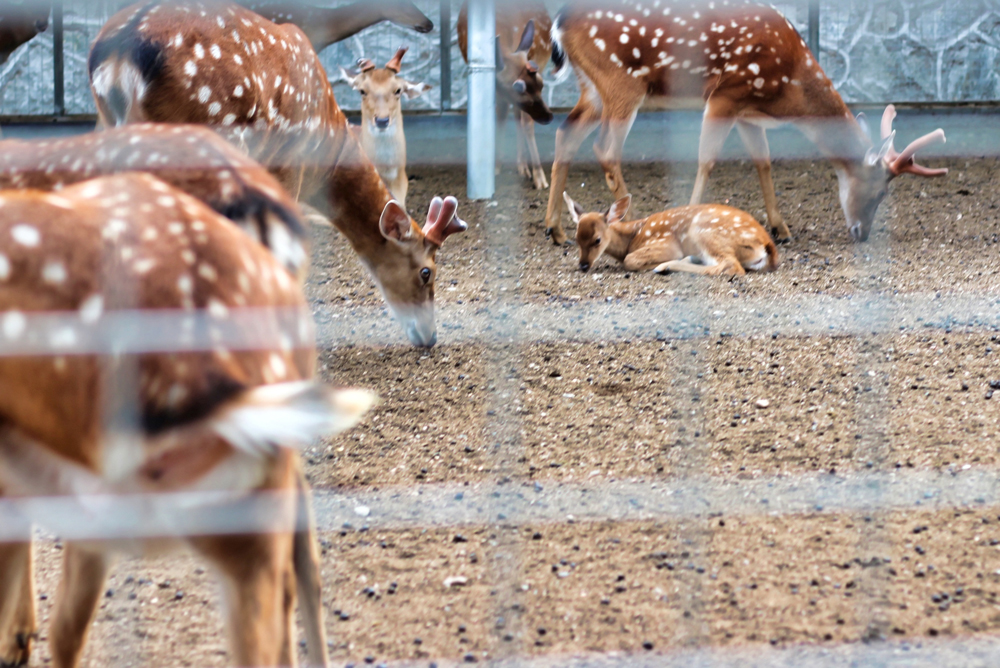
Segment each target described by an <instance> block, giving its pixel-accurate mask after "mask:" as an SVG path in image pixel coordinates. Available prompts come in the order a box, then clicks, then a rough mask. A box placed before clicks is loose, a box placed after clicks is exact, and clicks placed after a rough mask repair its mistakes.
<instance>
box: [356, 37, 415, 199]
mask: <svg viewBox="0 0 1000 668" xmlns="http://www.w3.org/2000/svg"><path fill="white" fill-rule="evenodd" d="M406 51H407V49H406V47H403V48H401V49H399V50H398V51H397V52H396V55H395V56H394V57H393V59H392V60H390V61H389V62H388V64H386V66H385V67H384V68H381V69H376V67H375V63H373V62H372V61H370V60H366V59H362V60H360V61H359V62H358V66H359V67H360V68H361V71H360V72H348V71H347V70H344V69H343V68H342V69H341V73H342V74H343V76H344V78H345V79H346V80H347V82H348V83H349V84H350V85H351V87H352V88H354V89H355V90H356V91H358V92H360V93H361V128H360V130H359V132H358V138H359V140H360V141H361V148H362V149H364V152H365V155H367V156H368V158H369V159H370V160H371V161H372V164H374V165H375V169H376V170H378V173H379V176H381V177H382V180H383V181H385V184H386V186H387V187H388V188H389V192H390V193H392V196H393V198H394V199H395V200H396V201H397V202H399V203H400V204H402V205H403V206H404V207H405V206H406V194H407V192H408V191H409V189H410V182H409V179H408V178H407V176H406V135H405V133H404V131H403V96H406V97H407V98H410V99H413V98H416V97H419V96H420V95H423V94H424V93H425V92H426V91H428V90H430V88H431V87H430V86H428V85H427V84H422V83H420V84H414V83H410V82H409V81H407V80H406V79H404V78H402V77H401V76H399V71H400V69H401V68H402V65H403V56H404V55H405V54H406Z"/></svg>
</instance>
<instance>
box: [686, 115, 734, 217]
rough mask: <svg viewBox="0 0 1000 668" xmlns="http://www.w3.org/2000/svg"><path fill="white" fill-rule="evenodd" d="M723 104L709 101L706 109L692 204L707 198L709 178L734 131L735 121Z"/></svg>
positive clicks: (699, 144) (699, 202)
mask: <svg viewBox="0 0 1000 668" xmlns="http://www.w3.org/2000/svg"><path fill="white" fill-rule="evenodd" d="M727 111H728V110H727V109H725V108H724V107H723V106H722V104H720V103H717V102H715V101H714V100H709V102H708V106H707V107H706V108H705V120H704V121H702V124H701V139H700V140H699V143H698V176H697V178H695V181H694V191H693V192H692V193H691V204H701V200H702V198H703V197H704V196H705V187H706V186H707V185H708V177H709V176H710V175H711V174H712V169H713V168H714V167H715V161H716V160H718V159H719V153H721V152H722V147H723V145H725V143H726V137H728V136H729V133H730V132H731V131H732V129H733V125H734V123H735V120H734V119H733V118H732V117H731V116H729V115H728V114H727V113H726V112H727Z"/></svg>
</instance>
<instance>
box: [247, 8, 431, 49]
mask: <svg viewBox="0 0 1000 668" xmlns="http://www.w3.org/2000/svg"><path fill="white" fill-rule="evenodd" d="M242 4H246V6H247V7H248V8H249V9H251V10H253V11H254V12H256V13H257V14H260V15H261V16H263V17H264V18H266V19H268V20H270V21H273V22H274V23H294V24H295V25H297V26H298V27H299V28H301V29H302V30H303V31H304V32H305V34H306V37H308V38H309V43H310V44H312V47H313V49H315V51H316V53H319V52H320V51H322V50H323V49H325V48H326V47H328V46H330V45H331V44H335V43H337V42H341V41H343V40H345V39H347V38H349V37H353V36H354V35H356V34H358V33H359V32H361V31H362V30H364V29H366V28H369V27H371V26H373V25H376V24H378V23H382V22H383V21H391V22H393V23H395V24H396V25H400V26H403V27H404V28H410V29H412V30H415V31H417V32H418V33H429V32H431V31H432V30H434V22H433V21H431V20H430V19H429V18H427V16H426V15H424V13H423V12H421V11H420V10H419V9H418V8H417V6H416V5H414V4H413V3H412V2H410V1H409V0H380V1H378V2H353V3H351V4H349V5H343V6H341V7H315V6H313V5H307V4H303V3H299V2H263V3H249V4H247V3H242Z"/></svg>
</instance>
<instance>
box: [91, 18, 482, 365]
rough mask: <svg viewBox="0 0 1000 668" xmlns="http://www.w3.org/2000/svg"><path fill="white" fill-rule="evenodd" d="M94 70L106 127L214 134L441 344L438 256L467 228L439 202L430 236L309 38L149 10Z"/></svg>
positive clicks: (403, 316)
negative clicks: (164, 127) (238, 149)
mask: <svg viewBox="0 0 1000 668" xmlns="http://www.w3.org/2000/svg"><path fill="white" fill-rule="evenodd" d="M89 67H90V78H91V89H92V91H93V94H94V98H95V100H96V101H97V108H98V116H99V120H100V122H101V123H102V124H103V125H107V126H117V125H124V124H127V123H140V122H147V121H156V122H162V123H198V124H204V125H211V126H214V127H215V128H216V129H217V130H218V131H219V132H220V134H222V135H223V136H224V137H227V138H228V139H230V140H231V141H233V142H234V143H236V144H238V145H240V146H243V147H245V148H246V150H247V151H248V152H249V154H250V156H251V157H253V158H254V159H256V160H258V161H259V162H261V163H262V164H264V165H265V166H267V167H268V168H269V169H270V170H271V172H272V173H273V174H274V175H275V176H276V177H277V179H278V181H279V182H281V183H282V184H283V185H284V186H285V187H286V188H287V189H288V190H289V192H291V193H292V194H293V195H295V196H296V197H297V199H299V200H300V201H304V202H306V203H308V204H311V205H313V206H315V207H316V208H318V209H319V211H320V213H321V214H323V215H324V216H326V217H327V218H329V219H330V220H331V221H332V222H333V224H334V225H335V226H336V227H337V229H338V230H340V232H341V233H342V234H343V235H344V236H345V237H347V239H348V241H349V242H350V243H351V246H352V248H353V249H354V251H355V252H356V253H357V254H358V255H359V257H360V259H361V262H362V263H363V264H364V265H365V267H366V268H367V269H368V270H369V272H370V273H371V274H372V276H373V278H374V280H375V283H376V284H377V285H378V287H379V289H380V290H381V292H382V294H383V295H384V297H385V299H386V301H387V302H388V304H389V307H390V308H391V310H392V311H393V312H394V314H395V315H396V318H397V319H398V320H399V322H400V324H401V325H402V326H403V329H404V330H405V332H406V334H407V336H408V337H409V339H410V341H411V342H412V343H413V344H414V345H416V346H422V347H431V346H433V345H434V344H435V343H436V341H437V331H436V328H435V324H434V279H435V274H436V269H437V267H436V264H435V259H436V256H437V252H438V250H439V249H440V248H441V245H442V244H443V243H444V241H445V239H446V238H447V237H448V236H450V235H451V234H455V233H458V232H462V231H464V230H465V229H466V225H465V223H463V222H462V221H461V220H460V219H458V218H457V217H456V216H455V209H454V207H452V206H450V205H449V206H446V207H444V208H442V207H441V206H440V202H438V204H437V206H432V207H431V211H430V214H431V215H429V216H428V219H427V224H426V225H425V226H424V228H423V229H422V230H421V228H420V227H419V226H418V225H417V224H416V223H415V222H414V221H413V220H412V219H411V218H410V217H409V215H407V213H406V210H405V209H404V208H403V207H402V206H401V205H400V204H399V203H398V202H396V201H394V200H392V198H391V196H390V195H389V192H388V190H387V189H386V187H385V185H384V184H383V183H382V179H381V178H380V177H379V175H378V172H377V171H376V170H375V168H374V166H372V164H371V162H370V161H369V160H368V159H367V158H366V157H365V156H364V153H363V151H362V150H361V148H360V146H359V144H358V141H357V140H356V139H355V138H354V136H353V135H352V133H351V132H350V130H349V129H348V124H347V119H346V117H345V116H344V114H343V113H342V112H341V110H340V107H339V106H337V101H336V98H335V97H334V94H333V89H332V88H331V87H330V83H329V81H328V80H327V76H326V72H325V71H324V70H323V66H322V65H321V64H320V62H319V59H318V58H317V57H316V53H315V52H314V51H313V49H312V47H311V46H310V45H309V42H308V40H307V38H306V36H305V34H304V33H303V32H302V30H300V29H299V28H297V27H296V26H294V25H291V24H286V25H275V24H274V23H272V22H270V21H268V20H266V19H264V18H262V17H260V16H258V15H257V14H254V13H253V12H251V11H250V10H248V9H245V8H243V7H240V6H239V5H236V4H232V3H230V2H218V3H213V4H208V5H206V4H201V3H198V2H194V1H193V0H181V1H179V2H165V3H162V4H157V3H144V4H139V5H133V6H131V7H128V8H126V9H123V10H122V11H121V12H119V13H118V14H116V15H115V16H113V17H112V18H111V19H110V20H109V21H108V23H107V24H106V25H105V26H104V28H102V30H101V32H100V34H99V35H98V37H97V40H96V42H95V43H94V46H93V48H92V50H91V53H90V59H89ZM449 201H451V202H453V201H454V200H450V199H449ZM442 211H444V212H446V213H448V214H449V216H448V217H447V218H446V219H439V218H438V217H437V215H435V212H437V213H438V214H440V213H441V212H442Z"/></svg>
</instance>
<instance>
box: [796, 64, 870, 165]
mask: <svg viewBox="0 0 1000 668" xmlns="http://www.w3.org/2000/svg"><path fill="white" fill-rule="evenodd" d="M803 78H804V79H805V82H804V84H803V86H804V91H803V92H804V93H805V97H806V99H808V100H809V110H808V113H807V114H806V115H805V116H806V117H805V118H804V119H802V120H801V121H800V122H799V127H800V129H801V130H802V132H803V134H805V135H806V136H807V137H808V138H809V139H810V140H812V142H813V143H814V144H816V147H817V148H818V149H819V150H820V151H821V152H822V153H823V154H824V155H825V156H826V157H827V158H829V159H830V161H831V162H832V163H833V164H834V166H835V167H836V168H837V171H838V172H839V171H841V170H846V171H853V169H852V168H853V166H854V165H859V164H861V162H862V161H863V160H864V157H865V153H866V152H867V151H868V149H869V148H871V145H872V142H871V138H869V137H868V135H867V134H865V132H864V130H862V129H861V126H860V125H859V124H858V121H857V119H855V118H854V115H853V114H852V113H851V110H850V109H848V107H847V104H846V103H845V102H844V99H843V98H842V97H840V94H839V93H837V91H835V90H833V89H832V88H830V87H829V86H828V85H827V84H826V83H825V80H824V81H820V80H818V79H816V78H815V77H805V76H804V77H803Z"/></svg>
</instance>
